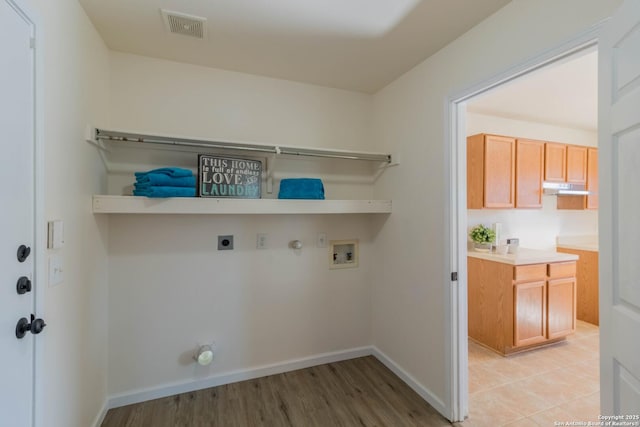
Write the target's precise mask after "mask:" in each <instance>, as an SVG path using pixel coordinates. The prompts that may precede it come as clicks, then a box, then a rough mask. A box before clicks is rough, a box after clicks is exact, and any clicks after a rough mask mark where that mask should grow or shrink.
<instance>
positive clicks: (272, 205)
mask: <svg viewBox="0 0 640 427" xmlns="http://www.w3.org/2000/svg"><path fill="white" fill-rule="evenodd" d="M93 213H94V214H200V215H220V214H233V215H238V214H246V215H283V214H389V213H391V200H280V199H214V198H198V197H172V198H166V199H152V198H147V197H135V196H108V195H94V196H93Z"/></svg>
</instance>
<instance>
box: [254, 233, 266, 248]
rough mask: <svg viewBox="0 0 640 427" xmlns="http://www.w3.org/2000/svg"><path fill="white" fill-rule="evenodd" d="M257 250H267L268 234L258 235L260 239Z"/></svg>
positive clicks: (257, 242)
mask: <svg viewBox="0 0 640 427" xmlns="http://www.w3.org/2000/svg"><path fill="white" fill-rule="evenodd" d="M256 248H257V249H267V233H258V237H257V239H256Z"/></svg>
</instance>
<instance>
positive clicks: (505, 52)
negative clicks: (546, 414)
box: [372, 0, 619, 404]
mask: <svg viewBox="0 0 640 427" xmlns="http://www.w3.org/2000/svg"><path fill="white" fill-rule="evenodd" d="M616 4H619V2H618V1H601V0H589V1H583V0H567V1H563V2H556V1H552V0H540V1H529V0H514V1H512V2H511V3H509V4H508V5H507V6H505V7H504V8H503V9H501V10H500V11H498V12H497V13H495V14H494V15H492V16H491V17H489V18H488V19H487V20H485V21H484V22H482V23H481V24H479V25H478V26H476V27H474V28H473V29H471V30H470V31H469V32H468V33H466V34H465V35H463V36H462V37H460V38H459V39H457V40H456V41H455V42H453V43H451V44H450V45H448V46H447V47H445V48H444V49H442V50H441V51H439V52H438V53H437V54H435V55H433V56H432V57H430V58H428V59H427V60H425V61H424V62H422V63H421V64H419V65H418V66H416V67H415V68H414V69H412V70H411V71H409V72H408V73H406V74H405V75H403V76H402V77H400V78H399V79H397V80H396V81H394V82H393V83H391V84H390V85H389V86H387V87H386V88H384V89H383V90H381V91H380V92H379V93H377V94H376V95H375V97H374V115H373V123H374V135H375V137H376V140H377V143H378V149H380V150H388V149H392V150H394V151H398V152H399V153H400V155H401V162H402V163H401V165H400V166H399V167H397V168H394V169H391V170H389V171H388V172H387V173H385V175H383V176H382V178H381V179H380V180H379V181H378V183H377V185H376V190H375V197H376V198H387V197H389V198H393V202H394V212H393V214H392V215H391V216H390V217H389V220H388V221H387V222H386V223H385V225H384V227H383V228H382V230H381V231H380V232H379V234H378V237H377V239H376V257H377V259H378V262H377V263H376V267H377V268H376V269H375V270H374V274H373V277H374V278H375V280H374V283H373V294H372V301H373V342H374V344H375V345H376V346H377V347H378V348H380V349H381V350H382V351H383V352H384V353H386V354H387V355H388V356H389V357H390V358H392V359H393V360H394V361H396V363H397V364H399V365H400V366H401V367H402V368H403V369H404V370H405V371H406V372H407V373H408V374H410V375H411V376H413V377H414V378H415V379H416V381H417V382H418V383H420V384H421V385H422V386H424V387H425V389H427V390H429V391H430V392H431V393H432V395H433V399H432V400H434V401H436V404H437V403H438V402H437V400H439V401H441V402H446V401H448V400H449V396H448V395H447V388H448V386H447V378H446V371H445V369H444V368H445V366H446V360H445V357H446V350H447V349H446V342H447V341H446V337H445V331H446V328H445V322H447V321H448V319H447V317H446V313H447V308H446V307H445V305H444V302H445V301H446V298H445V291H448V290H449V288H450V286H451V283H450V282H449V281H448V276H449V273H450V270H449V265H450V259H449V251H450V242H449V234H448V230H447V227H446V224H447V221H446V220H447V218H448V205H449V197H450V194H448V193H447V192H446V189H447V182H448V175H447V173H448V172H447V169H448V165H447V164H446V163H445V162H446V156H445V153H446V151H447V150H448V144H449V143H448V141H447V140H446V139H445V126H447V124H446V123H445V118H444V112H445V108H444V106H445V100H446V98H447V96H449V95H452V94H453V93H454V92H456V93H457V92H458V91H460V90H462V89H464V88H465V87H469V86H471V85H473V84H476V83H477V82H479V81H483V80H484V79H487V78H489V77H490V76H492V75H494V74H496V73H498V72H503V71H505V70H507V69H508V68H509V67H510V66H513V65H514V64H516V63H518V62H519V61H523V60H526V59H528V58H531V57H533V56H535V55H536V54H538V53H540V52H542V51H544V50H545V49H548V48H551V47H555V46H557V45H559V44H560V43H562V42H563V41H565V40H566V39H567V38H568V37H570V36H572V35H574V34H577V33H578V32H580V31H583V30H586V29H587V28H589V27H590V26H591V25H593V24H594V23H596V22H598V21H599V20H601V19H603V18H605V17H607V16H608V15H610V12H611V11H612V9H613V8H614V7H615V5H616ZM542 23H543V24H542Z"/></svg>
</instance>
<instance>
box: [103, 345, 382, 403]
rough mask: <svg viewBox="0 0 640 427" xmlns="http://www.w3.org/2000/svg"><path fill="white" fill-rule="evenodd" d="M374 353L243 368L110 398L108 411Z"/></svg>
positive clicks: (328, 355)
mask: <svg viewBox="0 0 640 427" xmlns="http://www.w3.org/2000/svg"><path fill="white" fill-rule="evenodd" d="M371 354H373V353H372V348H371V347H358V348H353V349H349V350H342V351H336V352H331V353H322V354H318V355H314V356H310V357H303V358H300V359H292V360H287V361H285V362H280V363H274V364H271V365H263V366H257V367H254V368H249V369H241V370H238V371H233V372H229V373H225V374H219V375H214V376H211V377H208V378H204V379H200V380H193V381H184V382H179V383H173V384H165V385H161V386H158V387H152V388H147V389H141V390H135V391H131V392H126V393H120V394H115V395H112V396H110V397H109V405H108V406H109V409H111V408H118V407H120V406H125V405H131V404H134V403H140V402H146V401H147V400H153V399H159V398H161V397H167V396H173V395H175V394H180V393H187V392H190V391H195V390H202V389H205V388H210V387H216V386H219V385H224V384H231V383H235V382H238V381H245V380H251V379H254V378H260V377H265V376H267V375H275V374H281V373H283V372H289V371H295V370H298V369H304V368H310V367H312V366H317V365H324V364H326V363H333V362H339V361H342V360H348V359H355V358H357V357H364V356H370V355H371Z"/></svg>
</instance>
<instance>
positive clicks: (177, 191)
mask: <svg viewBox="0 0 640 427" xmlns="http://www.w3.org/2000/svg"><path fill="white" fill-rule="evenodd" d="M133 195H134V196H146V197H195V196H196V188H195V187H155V186H151V187H149V188H148V189H144V190H138V189H136V190H133Z"/></svg>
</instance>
